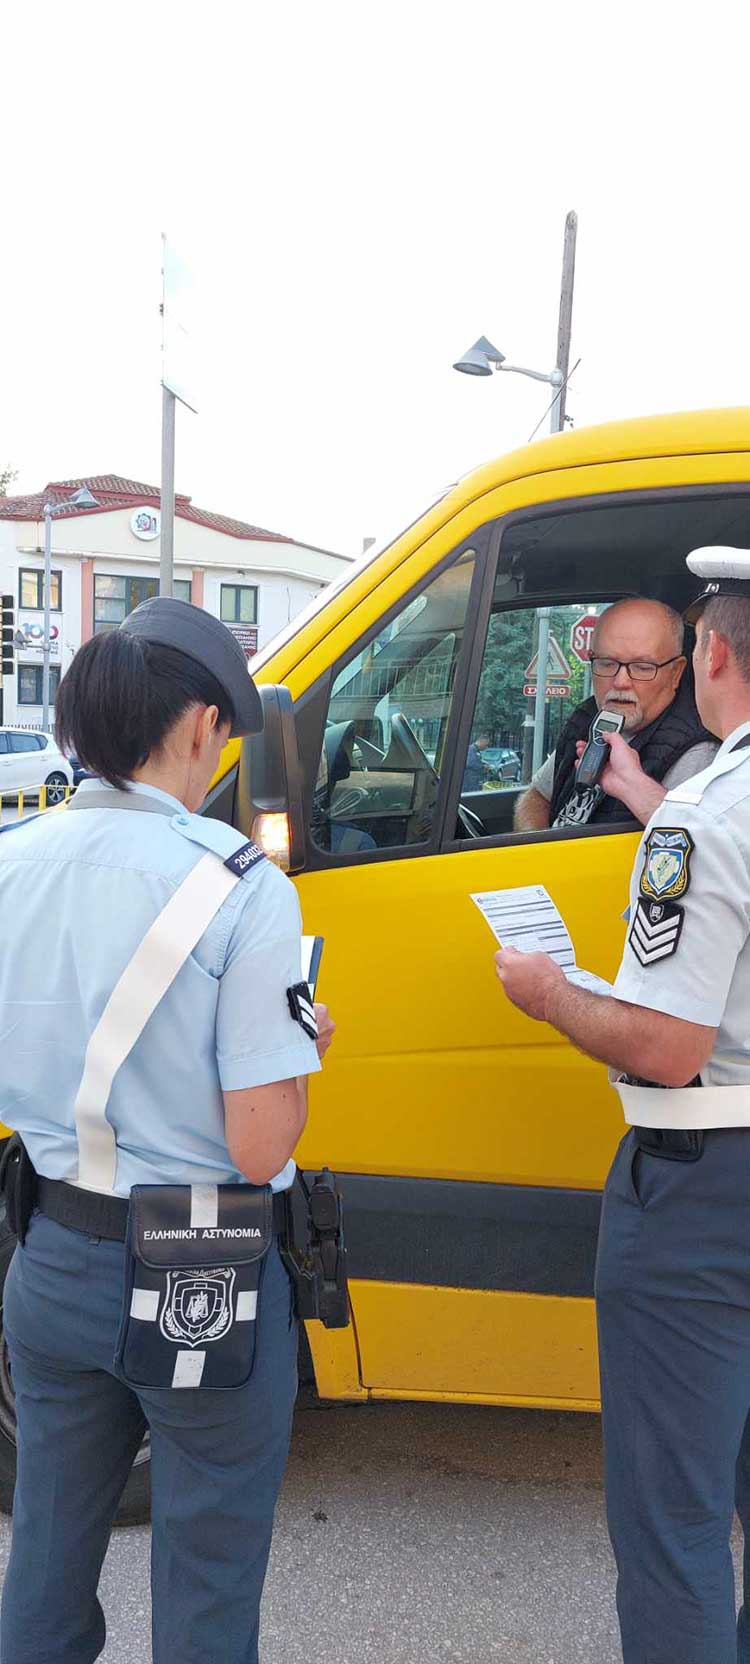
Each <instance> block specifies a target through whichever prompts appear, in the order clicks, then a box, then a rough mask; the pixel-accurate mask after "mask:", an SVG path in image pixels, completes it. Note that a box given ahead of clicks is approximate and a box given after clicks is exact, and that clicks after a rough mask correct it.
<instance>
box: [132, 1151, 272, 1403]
mask: <svg viewBox="0 0 750 1664" xmlns="http://www.w3.org/2000/svg"><path fill="white" fill-rule="evenodd" d="M272 1235H273V1198H272V1195H271V1191H270V1189H269V1188H268V1186H265V1187H263V1188H258V1189H256V1188H255V1187H254V1186H250V1185H231V1184H225V1185H136V1186H135V1187H134V1189H133V1190H132V1191H131V1193H130V1209H129V1213H128V1235H127V1241H126V1256H125V1299H124V1304H123V1314H122V1322H121V1325H120V1334H119V1338H118V1343H117V1352H116V1355H115V1365H116V1368H117V1369H118V1372H119V1374H120V1375H121V1376H122V1377H123V1378H124V1380H126V1381H127V1382H128V1384H129V1385H130V1386H134V1387H201V1388H206V1387H209V1388H216V1389H222V1388H223V1389H227V1388H232V1387H241V1386H243V1385H244V1383H245V1382H246V1381H247V1380H248V1379H249V1377H250V1375H251V1373H252V1368H253V1362H254V1358H255V1327H256V1318H257V1311H258V1302H259V1299H260V1293H261V1283H262V1275H263V1266H264V1263H265V1256H266V1254H267V1252H268V1249H269V1247H270V1244H271V1239H272Z"/></svg>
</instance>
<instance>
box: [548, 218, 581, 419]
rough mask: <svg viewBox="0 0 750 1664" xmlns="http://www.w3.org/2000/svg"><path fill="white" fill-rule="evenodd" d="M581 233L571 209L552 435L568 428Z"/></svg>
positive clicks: (564, 245)
mask: <svg viewBox="0 0 750 1664" xmlns="http://www.w3.org/2000/svg"><path fill="white" fill-rule="evenodd" d="M577 230H578V215H577V214H574V213H573V212H572V210H571V212H570V213H569V214H568V215H567V218H566V220H565V241H564V243H563V264H562V281H561V283H560V320H559V323H558V326H557V357H556V359H555V364H556V366H557V368H558V370H559V371H560V374H561V375H562V384H561V387H560V392H559V394H558V396H557V398H556V399H555V402H554V404H553V406H552V411H551V421H550V428H551V431H552V433H562V430H563V428H564V426H565V394H566V391H567V389H566V386H565V383H566V381H567V379H568V367H569V364H570V331H571V326H572V323H573V280H574V278H575V269H576V232H577Z"/></svg>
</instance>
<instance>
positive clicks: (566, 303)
mask: <svg viewBox="0 0 750 1664" xmlns="http://www.w3.org/2000/svg"><path fill="white" fill-rule="evenodd" d="M577 230H578V216H577V214H574V213H573V212H572V210H571V212H570V213H569V214H568V215H567V216H566V220H565V240H564V242H563V263H562V278H561V281H560V317H559V322H558V326H557V357H556V360H555V367H556V369H557V370H559V372H560V375H561V378H562V379H561V382H560V390H559V392H558V394H557V396H556V398H555V399H554V400H553V403H552V409H551V411H550V432H551V433H561V432H562V430H563V426H564V423H565V392H566V388H565V383H566V381H567V379H568V365H569V363H570V332H571V326H572V322H573V279H574V276H575V267H576V232H577ZM549 620H550V609H549V607H540V608H539V611H538V613H537V652H538V657H537V677H536V695H535V698H534V747H533V753H532V761H531V770H532V774H536V771H537V769H538V768H539V767H540V766H541V761H542V751H543V748H544V726H545V713H546V709H547V655H548V653H549Z"/></svg>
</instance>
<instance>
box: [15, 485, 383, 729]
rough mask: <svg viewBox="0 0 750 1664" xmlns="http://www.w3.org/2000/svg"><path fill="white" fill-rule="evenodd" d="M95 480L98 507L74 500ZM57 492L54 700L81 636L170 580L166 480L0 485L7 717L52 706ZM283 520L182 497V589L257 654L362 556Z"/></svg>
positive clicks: (110, 622) (177, 567)
mask: <svg viewBox="0 0 750 1664" xmlns="http://www.w3.org/2000/svg"><path fill="white" fill-rule="evenodd" d="M84 485H85V486H87V487H88V490H89V491H90V492H91V494H92V496H93V497H95V499H96V506H95V507H92V508H84V507H78V506H76V505H74V504H71V505H70V506H65V505H66V504H67V501H68V499H69V498H70V497H71V496H72V494H73V492H74V491H76V490H78V489H79V488H80V487H81V486H84ZM45 503H53V504H54V505H55V508H56V512H55V514H54V515H53V516H52V581H51V595H50V606H51V611H50V625H51V627H50V701H51V702H52V701H53V700H54V694H55V689H56V687H57V684H58V682H59V679H60V676H61V675H62V674H63V673H64V671H65V670H66V669H67V666H68V665H69V663H70V661H71V659H72V657H73V654H74V653H75V651H76V649H77V648H78V647H79V646H80V644H81V642H83V641H87V640H88V639H89V637H90V636H92V635H96V634H99V633H100V632H101V631H104V630H111V629H115V628H116V627H117V625H118V624H119V623H121V622H122V619H123V618H124V617H125V616H126V614H127V613H129V612H132V610H133V608H134V607H136V606H138V604H139V602H141V601H145V600H146V599H147V598H148V597H149V596H151V595H156V594H157V593H158V587H159V554H160V528H161V515H160V508H159V492H158V490H157V488H156V487H155V486H149V485H143V484H141V483H140V482H139V481H137V480H128V479H123V478H121V477H120V476H119V475H116V474H99V475H92V476H89V477H88V478H87V479H80V480H62V481H58V482H56V483H52V484H50V485H47V486H46V487H45V488H44V490H43V491H40V492H36V493H34V494H33V495H30V496H24V497H0V591H2V592H3V593H4V594H12V595H13V597H14V603H15V626H16V631H17V632H18V633H19V636H20V637H22V638H23V644H22V645H21V643H20V641H19V644H18V646H17V648H16V654H15V659H16V664H15V672H14V674H13V676H7V675H6V676H5V678H4V681H3V684H2V709H0V722H5V723H10V724H18V725H21V726H24V727H26V726H28V727H38V726H39V725H40V723H41V718H42V666H43V642H44V505H45ZM350 559H351V557H349V556H348V555H338V554H334V553H332V552H331V551H329V550H325V549H317V548H314V547H313V546H312V545H308V544H303V543H299V542H296V541H295V540H294V539H293V538H290V537H285V536H283V535H282V534H281V533H279V532H270V531H265V530H264V529H263V528H262V527H260V526H252V525H248V524H246V523H245V522H244V521H242V520H234V519H231V518H230V517H229V516H227V515H224V514H214V513H211V512H210V511H208V510H206V509H200V508H197V507H196V506H195V505H194V503H193V502H192V500H191V498H190V497H185V496H176V497H175V529H174V594H175V596H177V597H178V599H181V600H183V601H192V602H193V604H194V605H195V606H199V607H205V609H206V611H207V612H211V613H213V614H214V615H215V617H217V618H221V619H223V620H224V622H225V623H226V624H227V625H228V626H229V628H230V629H231V630H232V631H233V632H234V634H235V635H236V636H237V638H238V640H239V641H240V643H241V645H242V647H243V649H244V651H245V654H246V656H247V658H248V659H252V656H253V653H255V652H256V651H257V649H258V648H259V647H262V646H264V645H265V643H266V642H267V641H269V640H270V639H271V637H272V636H274V635H276V633H277V631H279V630H280V629H282V628H284V626H285V625H286V624H288V623H289V621H290V619H291V618H293V617H294V615H295V614H296V613H298V612H300V611H301V610H302V608H303V607H305V606H307V604H308V602H309V601H310V600H312V599H313V597H314V596H315V595H317V594H318V592H319V590H321V589H323V588H325V586H326V584H329V583H331V582H333V581H335V580H336V579H338V578H340V577H341V575H342V573H343V572H344V571H345V569H346V567H347V566H348V565H349V564H350Z"/></svg>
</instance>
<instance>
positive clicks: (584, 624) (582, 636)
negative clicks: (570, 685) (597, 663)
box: [570, 612, 597, 664]
mask: <svg viewBox="0 0 750 1664" xmlns="http://www.w3.org/2000/svg"><path fill="white" fill-rule="evenodd" d="M596 623H597V615H596V613H595V612H585V613H583V614H582V616H581V617H580V618H577V619H576V621H575V623H574V624H571V627H570V651H571V653H575V656H576V658H577V659H580V661H581V664H586V663H587V662H588V660H589V659H590V657H591V638H592V636H593V634H594V627H595V625H596Z"/></svg>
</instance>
